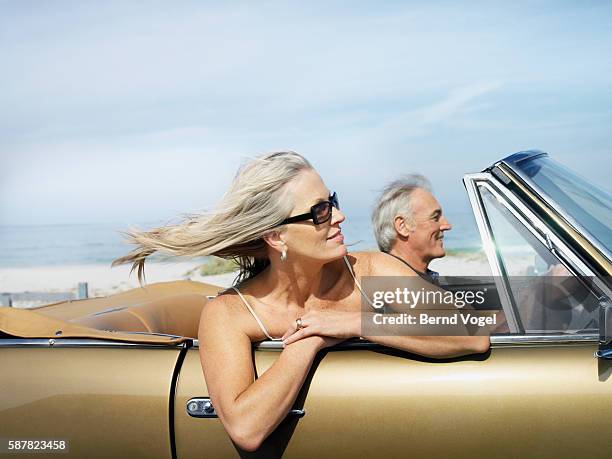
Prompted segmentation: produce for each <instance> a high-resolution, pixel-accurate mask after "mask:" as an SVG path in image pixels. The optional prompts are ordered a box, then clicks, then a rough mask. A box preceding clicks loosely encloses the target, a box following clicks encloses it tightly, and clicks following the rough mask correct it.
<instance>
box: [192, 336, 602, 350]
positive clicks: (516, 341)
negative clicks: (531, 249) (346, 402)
mask: <svg viewBox="0 0 612 459" xmlns="http://www.w3.org/2000/svg"><path fill="white" fill-rule="evenodd" d="M489 338H490V340H491V347H493V348H495V347H505V346H516V345H521V346H522V345H531V346H539V345H546V346H548V345H555V346H557V345H574V344H584V343H593V344H597V343H598V342H599V335H598V334H597V332H594V333H576V334H566V335H560V334H557V335H554V334H539V335H514V334H507V335H491V336H490V337H489ZM191 347H193V348H196V349H198V348H199V344H198V342H197V340H194V342H193V346H191ZM253 347H254V349H255V350H257V351H282V350H283V344H282V343H280V342H278V341H262V342H260V343H257V344H255V345H254V346H253ZM385 348H386V349H389V347H386V346H383V345H382V344H378V343H373V342H371V341H367V340H360V341H349V342H345V343H340V344H338V345H336V346H334V347H333V349H337V350H359V349H363V350H373V349H385Z"/></svg>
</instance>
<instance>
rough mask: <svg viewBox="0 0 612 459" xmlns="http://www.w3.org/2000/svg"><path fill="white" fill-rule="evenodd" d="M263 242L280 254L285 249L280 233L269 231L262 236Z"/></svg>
mask: <svg viewBox="0 0 612 459" xmlns="http://www.w3.org/2000/svg"><path fill="white" fill-rule="evenodd" d="M263 240H264V241H265V243H266V244H268V245H269V246H270V248H272V249H273V250H276V251H278V252H282V251H283V249H286V246H285V241H283V236H282V234H281V233H280V231H270V232H269V233H267V234H265V235H264V236H263Z"/></svg>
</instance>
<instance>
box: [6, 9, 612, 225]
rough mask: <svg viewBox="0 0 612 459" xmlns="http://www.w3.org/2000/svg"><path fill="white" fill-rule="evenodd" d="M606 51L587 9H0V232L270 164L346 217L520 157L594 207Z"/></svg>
mask: <svg viewBox="0 0 612 459" xmlns="http://www.w3.org/2000/svg"><path fill="white" fill-rule="evenodd" d="M611 49H612V3H610V2H604V1H600V2H599V1H584V2H562V1H550V2H548V1H538V2H512V3H510V2H477V1H465V2H458V1H448V2H374V1H372V2H362V1H354V2H334V1H325V2H317V1H312V2H265V1H263V2H257V3H253V2H202V1H197V2H196V1H193V2H190V1H183V2H162V1H158V2H157V1H149V2H145V1H137V2H136V1H134V2H125V1H105V2H84V1H75V2H66V1H54V2H47V1H28V2H16V1H1V0H0V62H2V64H1V66H2V71H1V72H0V225H29V224H41V225H42V224H66V223H94V222H125V223H129V222H136V221H147V220H160V219H170V218H173V217H175V216H176V215H177V214H179V213H192V212H197V211H199V210H204V209H207V208H211V207H213V206H214V205H215V203H216V202H217V201H218V200H219V198H220V197H221V196H222V194H223V192H224V191H225V189H227V187H228V186H229V183H230V182H231V179H232V177H233V176H234V174H235V172H236V170H237V168H238V166H239V165H240V164H241V162H243V161H245V160H248V158H251V157H254V156H256V155H259V154H262V153H265V152H270V151H276V150H287V149H290V150H295V151H298V152H300V153H302V154H303V155H305V156H306V157H307V158H308V159H309V160H310V161H311V162H312V163H313V164H314V166H315V167H316V168H317V170H318V171H319V173H320V174H321V176H322V177H323V179H324V180H325V182H326V183H327V185H328V186H329V187H330V189H333V190H336V191H338V193H339V196H340V199H341V203H342V205H343V208H344V209H345V210H346V211H347V214H348V215H349V216H350V215H356V216H363V215H368V214H369V213H370V210H371V207H372V205H373V202H374V197H375V195H376V193H377V192H378V191H379V190H380V189H381V188H382V187H383V186H384V185H385V183H387V182H388V181H390V180H393V179H395V178H397V177H398V176H399V175H400V174H403V173H413V172H417V173H422V174H425V175H426V176H427V177H429V179H430V180H431V182H432V183H433V188H434V191H435V193H436V195H437V196H438V198H439V200H440V201H441V202H442V204H443V206H444V208H445V209H446V211H447V212H449V213H453V212H459V211H466V210H467V209H468V205H467V199H466V194H465V191H464V189H463V185H462V183H461V178H462V176H463V174H466V173H470V172H478V171H480V170H482V169H484V168H485V167H487V166H489V165H491V164H492V163H494V162H495V161H497V160H499V159H501V158H503V157H504V156H507V155H509V154H511V153H514V152H517V151H521V150H526V149H539V150H544V151H547V152H549V153H550V154H551V156H552V157H553V158H554V159H556V160H558V161H559V162H561V163H563V164H565V165H566V166H568V167H570V168H572V169H574V170H575V171H577V172H579V173H580V174H581V175H583V176H585V177H587V178H589V179H590V180H591V181H592V182H593V183H595V184H597V185H600V186H601V187H603V188H604V189H607V190H608V191H610V189H611V186H610V183H609V176H610V172H611V170H610V169H611V168H610V163H611V161H610V158H611V154H612V136H611V135H610V134H611V127H612V84H611V83H612V82H611V78H612V77H611V75H612V58H611V57H610V56H612V53H610V50H611ZM347 223H348V222H347Z"/></svg>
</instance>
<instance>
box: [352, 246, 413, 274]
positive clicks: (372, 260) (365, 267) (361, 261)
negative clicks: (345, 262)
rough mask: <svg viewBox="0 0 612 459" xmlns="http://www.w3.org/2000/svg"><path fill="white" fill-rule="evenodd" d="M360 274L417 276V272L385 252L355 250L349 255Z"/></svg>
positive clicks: (355, 269)
mask: <svg viewBox="0 0 612 459" xmlns="http://www.w3.org/2000/svg"><path fill="white" fill-rule="evenodd" d="M347 258H348V259H349V262H350V263H351V266H352V267H353V270H354V271H355V274H357V275H358V276H415V275H416V273H415V272H414V271H413V270H412V269H410V268H409V267H408V266H406V265H405V264H404V263H402V262H401V261H399V260H398V259H397V258H395V257H392V256H391V255H389V254H388V253H384V252H354V253H351V254H350V255H348V257H347Z"/></svg>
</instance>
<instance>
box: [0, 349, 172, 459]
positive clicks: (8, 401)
mask: <svg viewBox="0 0 612 459" xmlns="http://www.w3.org/2000/svg"><path fill="white" fill-rule="evenodd" d="M179 352H180V349H179V348H172V347H165V346H160V347H157V348H141V347H138V346H131V347H125V346H109V347H57V348H53V347H39V346H36V347H33V346H24V347H6V346H0V368H2V369H3V371H2V376H0V393H2V396H1V397H0V426H1V431H2V432H1V434H0V437H3V438H13V439H20V438H33V439H41V438H43V439H64V440H67V441H68V446H69V454H68V456H69V457H79V458H109V457H118V458H119V457H130V458H170V457H172V456H171V445H170V421H169V419H170V418H169V412H170V392H171V382H172V375H173V371H174V369H175V367H176V363H177V358H178V356H179ZM26 456H27V455H23V453H21V454H20V455H19V457H26ZM32 456H35V457H39V456H40V454H33V455H32Z"/></svg>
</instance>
